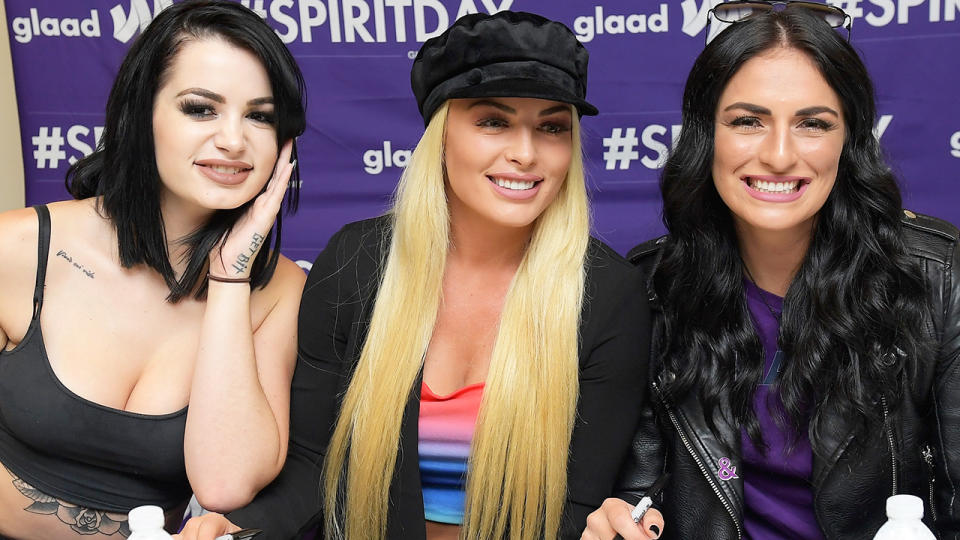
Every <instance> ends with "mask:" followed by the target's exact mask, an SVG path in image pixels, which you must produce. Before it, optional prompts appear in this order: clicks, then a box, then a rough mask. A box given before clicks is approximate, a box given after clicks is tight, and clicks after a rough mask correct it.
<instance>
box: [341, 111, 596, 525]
mask: <svg viewBox="0 0 960 540" xmlns="http://www.w3.org/2000/svg"><path fill="white" fill-rule="evenodd" d="M571 109H572V108H571ZM572 112H573V129H572V134H571V136H572V144H573V152H572V157H571V161H570V168H569V170H568V172H567V178H566V180H565V181H564V183H563V186H562V187H561V188H560V191H559V193H558V194H557V198H556V200H554V201H553V203H552V204H550V206H549V207H548V208H547V209H546V210H545V211H544V212H543V214H542V215H541V216H540V217H539V218H538V219H537V222H536V224H535V226H534V230H533V233H532V236H531V239H530V243H529V245H528V247H527V249H526V252H525V254H524V256H523V259H522V261H521V263H520V266H519V268H518V269H517V273H516V275H515V276H514V279H513V281H512V283H511V284H510V287H509V289H508V291H507V295H506V298H505V300H504V307H503V311H502V313H501V315H500V324H499V328H498V332H497V337H496V341H495V344H494V347H493V353H492V357H491V360H490V369H489V373H488V375H487V380H486V384H485V388H484V392H483V399H482V402H481V404H480V413H479V417H478V419H477V424H476V428H475V432H474V436H473V443H472V447H471V451H470V460H469V467H468V470H469V472H468V475H467V490H466V509H465V515H464V523H463V527H462V528H461V537H462V538H478V539H490V538H502V537H504V536H507V535H509V538H511V539H523V540H526V539H534V538H540V537H541V536H545V537H547V538H553V537H555V536H556V534H557V531H558V529H559V526H560V519H561V515H562V512H563V506H564V502H565V499H566V491H567V459H568V451H569V450H568V449H569V445H570V438H571V434H572V432H573V424H574V418H575V415H576V407H577V398H578V390H579V383H578V374H579V371H578V365H579V360H578V329H579V322H580V310H581V306H582V303H583V290H584V279H585V275H584V272H585V270H584V260H585V257H586V252H587V245H588V243H589V230H590V216H589V210H588V206H587V194H586V186H585V181H584V172H583V161H582V151H581V147H580V126H579V122H578V117H577V114H576V110H575V109H572ZM446 118H447V105H446V104H444V105H443V106H442V107H440V109H438V110H437V112H436V113H435V114H434V116H433V118H432V119H431V121H430V123H429V124H428V126H427V129H426V131H425V132H424V134H423V137H422V138H421V139H420V142H419V143H418V144H417V147H416V149H415V150H414V151H413V155H412V156H411V159H410V163H409V166H408V167H407V169H406V171H404V173H403V175H402V177H401V179H400V182H399V185H398V187H397V192H396V198H395V202H394V206H393V210H392V220H393V237H392V239H391V242H390V248H389V251H388V254H387V257H386V264H385V267H384V270H383V273H382V278H381V284H380V288H379V291H378V293H377V298H376V303H375V305H374V309H373V315H372V317H371V321H370V327H369V332H368V334H367V338H366V340H365V342H364V344H363V349H362V350H361V353H360V359H359V361H358V362H357V366H356V369H355V371H354V374H353V378H352V380H351V381H350V385H349V387H348V389H347V392H346V394H345V396H344V398H343V403H342V406H341V410H340V416H339V418H338V420H337V425H336V428H335V430H334V433H333V436H332V437H331V439H330V444H329V447H328V452H327V456H326V462H325V464H324V480H323V489H324V502H325V504H324V518H325V523H326V535H327V536H328V537H331V538H347V539H349V540H357V539H360V538H383V537H384V536H385V535H386V526H387V518H386V513H385V512H384V511H383V509H384V508H387V507H388V501H389V493H390V483H391V480H392V479H393V475H394V469H395V467H396V463H397V447H398V441H399V440H400V426H401V423H402V420H403V413H404V409H405V406H406V404H407V401H408V399H409V397H410V394H411V392H412V391H413V390H414V389H413V385H414V383H415V381H416V380H417V377H418V375H419V374H420V372H421V370H422V368H423V356H424V352H425V351H426V349H427V346H428V344H429V342H430V338H431V336H432V334H433V328H434V325H435V323H436V316H437V310H438V308H439V304H440V298H441V291H442V289H441V284H442V280H443V272H444V265H445V263H446V254H447V251H448V248H449V235H450V218H449V210H448V207H447V201H446V194H445V191H444V172H443V164H442V160H443V157H442V156H443V139H444V131H445V124H446ZM405 459H415V456H405ZM345 466H346V471H345V473H346V474H345V475H344V467H345ZM341 509H345V511H341ZM372 532H376V533H378V534H371V533H372Z"/></svg>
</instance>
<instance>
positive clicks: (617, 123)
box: [6, 0, 960, 266]
mask: <svg viewBox="0 0 960 540" xmlns="http://www.w3.org/2000/svg"><path fill="white" fill-rule="evenodd" d="M171 3H172V2H171V0H86V1H81V2H77V1H75V0H7V1H6V10H7V19H8V23H9V25H10V26H9V30H10V40H11V48H12V51H13V67H14V75H15V78H16V87H17V97H18V100H19V103H20V125H21V129H22V134H21V137H22V143H23V156H24V162H25V168H26V193H27V204H36V203H41V202H48V201H53V200H57V199H63V198H66V197H67V194H66V190H65V189H64V187H63V177H64V173H65V171H66V169H67V166H68V165H69V162H70V161H72V160H75V159H76V158H78V157H80V156H82V155H84V154H86V153H89V152H90V150H91V148H92V147H93V146H94V142H95V140H96V139H95V138H96V136H97V135H98V133H99V127H98V126H102V125H103V109H104V104H105V102H106V97H107V93H108V91H109V88H110V84H111V82H112V80H113V76H114V74H115V72H116V69H117V67H118V66H119V64H120V61H121V59H122V57H123V54H124V53H125V51H126V50H127V47H129V45H130V43H131V42H132V40H133V38H134V37H135V36H136V35H137V34H139V32H140V31H141V30H142V29H143V28H144V27H145V26H146V25H147V24H148V23H149V21H150V20H151V19H152V17H153V15H154V14H155V13H156V12H157V11H158V10H160V9H163V8H164V7H166V6H169V5H170V4H171ZM242 3H243V4H244V5H247V6H248V7H251V8H253V9H254V10H256V11H258V13H260V14H261V15H262V16H264V17H265V18H266V20H267V21H268V22H269V23H270V24H271V25H272V26H273V27H274V28H275V29H276V30H277V32H278V34H279V35H280V37H281V38H282V39H283V41H284V42H286V43H287V44H288V46H289V47H290V49H291V50H292V51H293V53H294V55H295V56H296V57H297V60H298V61H299V63H300V66H301V67H302V69H303V72H304V76H305V77H306V80H307V90H308V99H309V102H308V106H309V109H308V128H307V132H306V134H304V136H303V137H301V139H300V164H301V167H302V171H303V191H302V199H301V200H302V204H301V209H300V212H299V213H298V214H297V215H296V216H295V217H293V218H291V219H290V220H289V222H288V223H289V226H288V227H285V230H284V232H285V238H284V244H285V248H284V252H285V254H286V255H287V256H289V257H291V258H293V259H295V260H300V261H305V262H304V263H303V264H304V265H305V266H308V265H309V264H308V263H309V261H312V260H313V259H314V257H315V256H316V254H317V253H318V252H319V250H320V249H322V248H323V246H324V244H325V242H326V241H327V238H329V236H330V235H331V234H332V233H333V232H334V231H335V230H336V229H338V228H339V227H340V226H341V225H343V224H344V223H346V222H348V221H352V220H356V219H360V218H364V217H369V216H373V215H376V214H379V213H381V212H382V211H383V210H384V208H385V205H386V203H387V201H388V199H389V194H390V192H391V191H392V189H393V187H394V184H395V182H396V180H397V178H398V176H399V173H400V167H402V166H403V164H404V163H405V161H406V159H407V156H408V155H409V149H410V148H412V146H413V145H414V144H415V142H416V140H417V138H418V137H419V134H420V131H421V130H422V125H423V124H422V121H421V119H420V116H419V114H418V113H417V108H416V104H415V102H414V100H413V97H412V95H411V92H410V85H409V71H410V63H411V59H412V57H413V56H414V55H415V54H416V50H417V49H418V47H419V45H420V43H422V42H423V41H424V40H425V39H427V38H428V37H430V36H432V35H435V34H436V33H439V32H440V31H442V30H443V29H445V28H446V27H447V26H449V24H450V23H451V22H452V21H453V20H455V19H456V17H457V16H458V15H460V14H464V13H471V12H476V11H480V12H495V11H499V10H501V9H513V10H522V11H532V12H536V13H541V14H543V15H545V16H547V17H550V18H553V19H557V20H560V21H562V22H564V23H565V24H567V25H568V26H569V27H570V28H571V29H573V30H574V31H575V32H576V33H577V35H578V36H579V37H580V38H581V40H582V41H584V42H585V44H586V46H587V48H588V49H589V50H590V52H591V63H590V64H591V65H590V92H589V96H588V98H589V99H590V101H591V102H592V103H595V104H596V105H597V106H598V107H599V108H600V110H601V114H600V116H598V117H594V118H587V119H586V120H585V121H584V145H585V148H586V157H587V170H588V177H589V182H590V186H591V192H592V197H593V208H594V215H595V234H596V235H598V236H600V237H601V238H603V239H605V240H606V241H607V242H609V243H610V244H611V245H613V246H614V247H615V248H616V249H617V250H619V251H621V252H623V251H625V250H626V249H628V248H629V247H631V246H632V245H634V244H636V243H638V242H640V241H642V240H644V239H646V238H649V237H650V236H653V235H656V234H659V233H660V232H661V231H662V230H663V227H662V225H661V224H660V204H659V196H658V191H657V185H656V181H657V175H658V170H657V168H658V165H659V163H660V161H661V159H662V158H663V156H664V155H665V154H666V152H667V150H668V147H669V146H670V144H671V141H672V138H673V135H674V134H675V133H674V132H675V130H676V129H678V126H677V124H679V122H680V111H679V105H680V94H681V91H682V85H683V81H684V79H685V78H686V74H687V71H688V70H689V68H690V65H691V64H692V62H693V59H694V57H695V56H696V55H697V53H698V52H699V51H700V50H701V48H702V47H703V42H704V35H703V33H704V26H705V23H706V11H707V10H708V9H709V8H710V6H712V5H714V4H716V3H719V2H718V1H717V0H683V1H678V0H670V1H669V2H657V1H651V0H639V1H638V0H602V1H601V0H596V1H592V2H585V1H575V2H574V1H570V2H560V1H557V0H244V1H243V2H242ZM830 3H833V4H835V5H839V6H840V7H842V8H844V9H845V10H847V12H848V13H850V14H851V15H853V16H854V24H853V39H852V42H853V43H854V45H855V46H856V48H857V49H858V50H860V51H861V53H862V55H863V57H864V58H865V60H866V63H867V65H868V67H869V68H870V70H871V73H872V74H873V76H874V78H875V81H876V84H877V93H878V100H879V110H880V114H881V115H882V116H881V119H880V122H879V125H878V126H877V131H876V132H877V134H878V135H879V136H880V137H881V142H882V143H883V146H884V147H885V148H886V150H887V152H888V156H889V161H890V164H891V165H892V166H893V168H894V170H895V171H896V172H897V174H898V175H899V177H900V178H901V179H902V185H903V188H904V193H905V196H906V205H907V206H908V207H909V208H911V209H913V210H916V211H918V212H923V213H928V214H933V215H936V216H939V217H942V218H945V219H947V220H949V221H952V222H953V223H960V205H958V204H957V203H958V202H960V195H958V185H957V184H958V182H960V98H958V88H960V69H958V68H960V0H831V2H830Z"/></svg>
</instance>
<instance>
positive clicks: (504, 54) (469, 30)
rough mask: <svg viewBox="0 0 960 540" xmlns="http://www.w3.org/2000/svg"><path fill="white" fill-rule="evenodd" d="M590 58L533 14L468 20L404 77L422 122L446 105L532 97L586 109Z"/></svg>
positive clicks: (560, 29)
mask: <svg viewBox="0 0 960 540" xmlns="http://www.w3.org/2000/svg"><path fill="white" fill-rule="evenodd" d="M589 56H590V55H589V53H588V52H587V49H585V48H584V47H583V45H582V44H581V43H580V42H579V41H577V38H576V36H574V35H573V32H571V31H570V29H569V28H567V27H566V26H564V25H563V24H562V23H558V22H555V21H551V20H549V19H546V18H544V17H541V16H539V15H534V14H533V13H524V12H519V11H501V12H500V13H497V14H495V15H485V14H482V13H474V14H471V15H465V16H463V17H460V18H459V19H457V21H456V22H454V23H453V25H452V26H451V27H450V28H448V29H447V30H446V31H445V32H444V33H442V34H440V35H439V36H437V37H434V38H431V39H429V40H427V41H426V42H425V43H424V44H423V46H422V47H420V52H418V53H417V58H416V60H414V61H413V69H412V70H411V71H410V84H411V85H412V86H413V93H414V95H415V96H416V97H417V106H418V107H419V108H420V114H421V115H423V120H424V123H425V124H427V123H429V122H430V117H431V116H433V113H434V112H436V110H437V109H438V108H439V107H440V105H442V104H443V102H445V101H446V100H448V99H451V98H479V97H531V98H541V99H550V100H554V101H560V102H563V103H570V104H572V105H574V106H576V108H577V111H578V112H579V113H580V114H581V115H594V114H597V108H596V107H594V106H593V105H591V104H589V103H587V101H586V99H585V98H586V95H587V60H588V58H589Z"/></svg>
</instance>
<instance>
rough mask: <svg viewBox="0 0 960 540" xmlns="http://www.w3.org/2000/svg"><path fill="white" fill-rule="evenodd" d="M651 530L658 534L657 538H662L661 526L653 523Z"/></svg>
mask: <svg viewBox="0 0 960 540" xmlns="http://www.w3.org/2000/svg"><path fill="white" fill-rule="evenodd" d="M650 532H652V533H653V534H655V535H657V536H656V537H657V538H660V527H657V526H656V525H651V526H650Z"/></svg>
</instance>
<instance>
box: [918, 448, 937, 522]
mask: <svg viewBox="0 0 960 540" xmlns="http://www.w3.org/2000/svg"><path fill="white" fill-rule="evenodd" d="M920 455H921V456H923V462H924V463H926V464H927V478H929V480H928V481H927V484H928V485H929V486H930V517H931V518H933V521H937V507H936V506H934V504H933V483H934V481H935V480H936V479H935V477H934V475H933V469H934V464H933V449H932V448H930V445H929V444H928V445H926V446H924V447H923V449H922V450H921V451H920Z"/></svg>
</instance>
